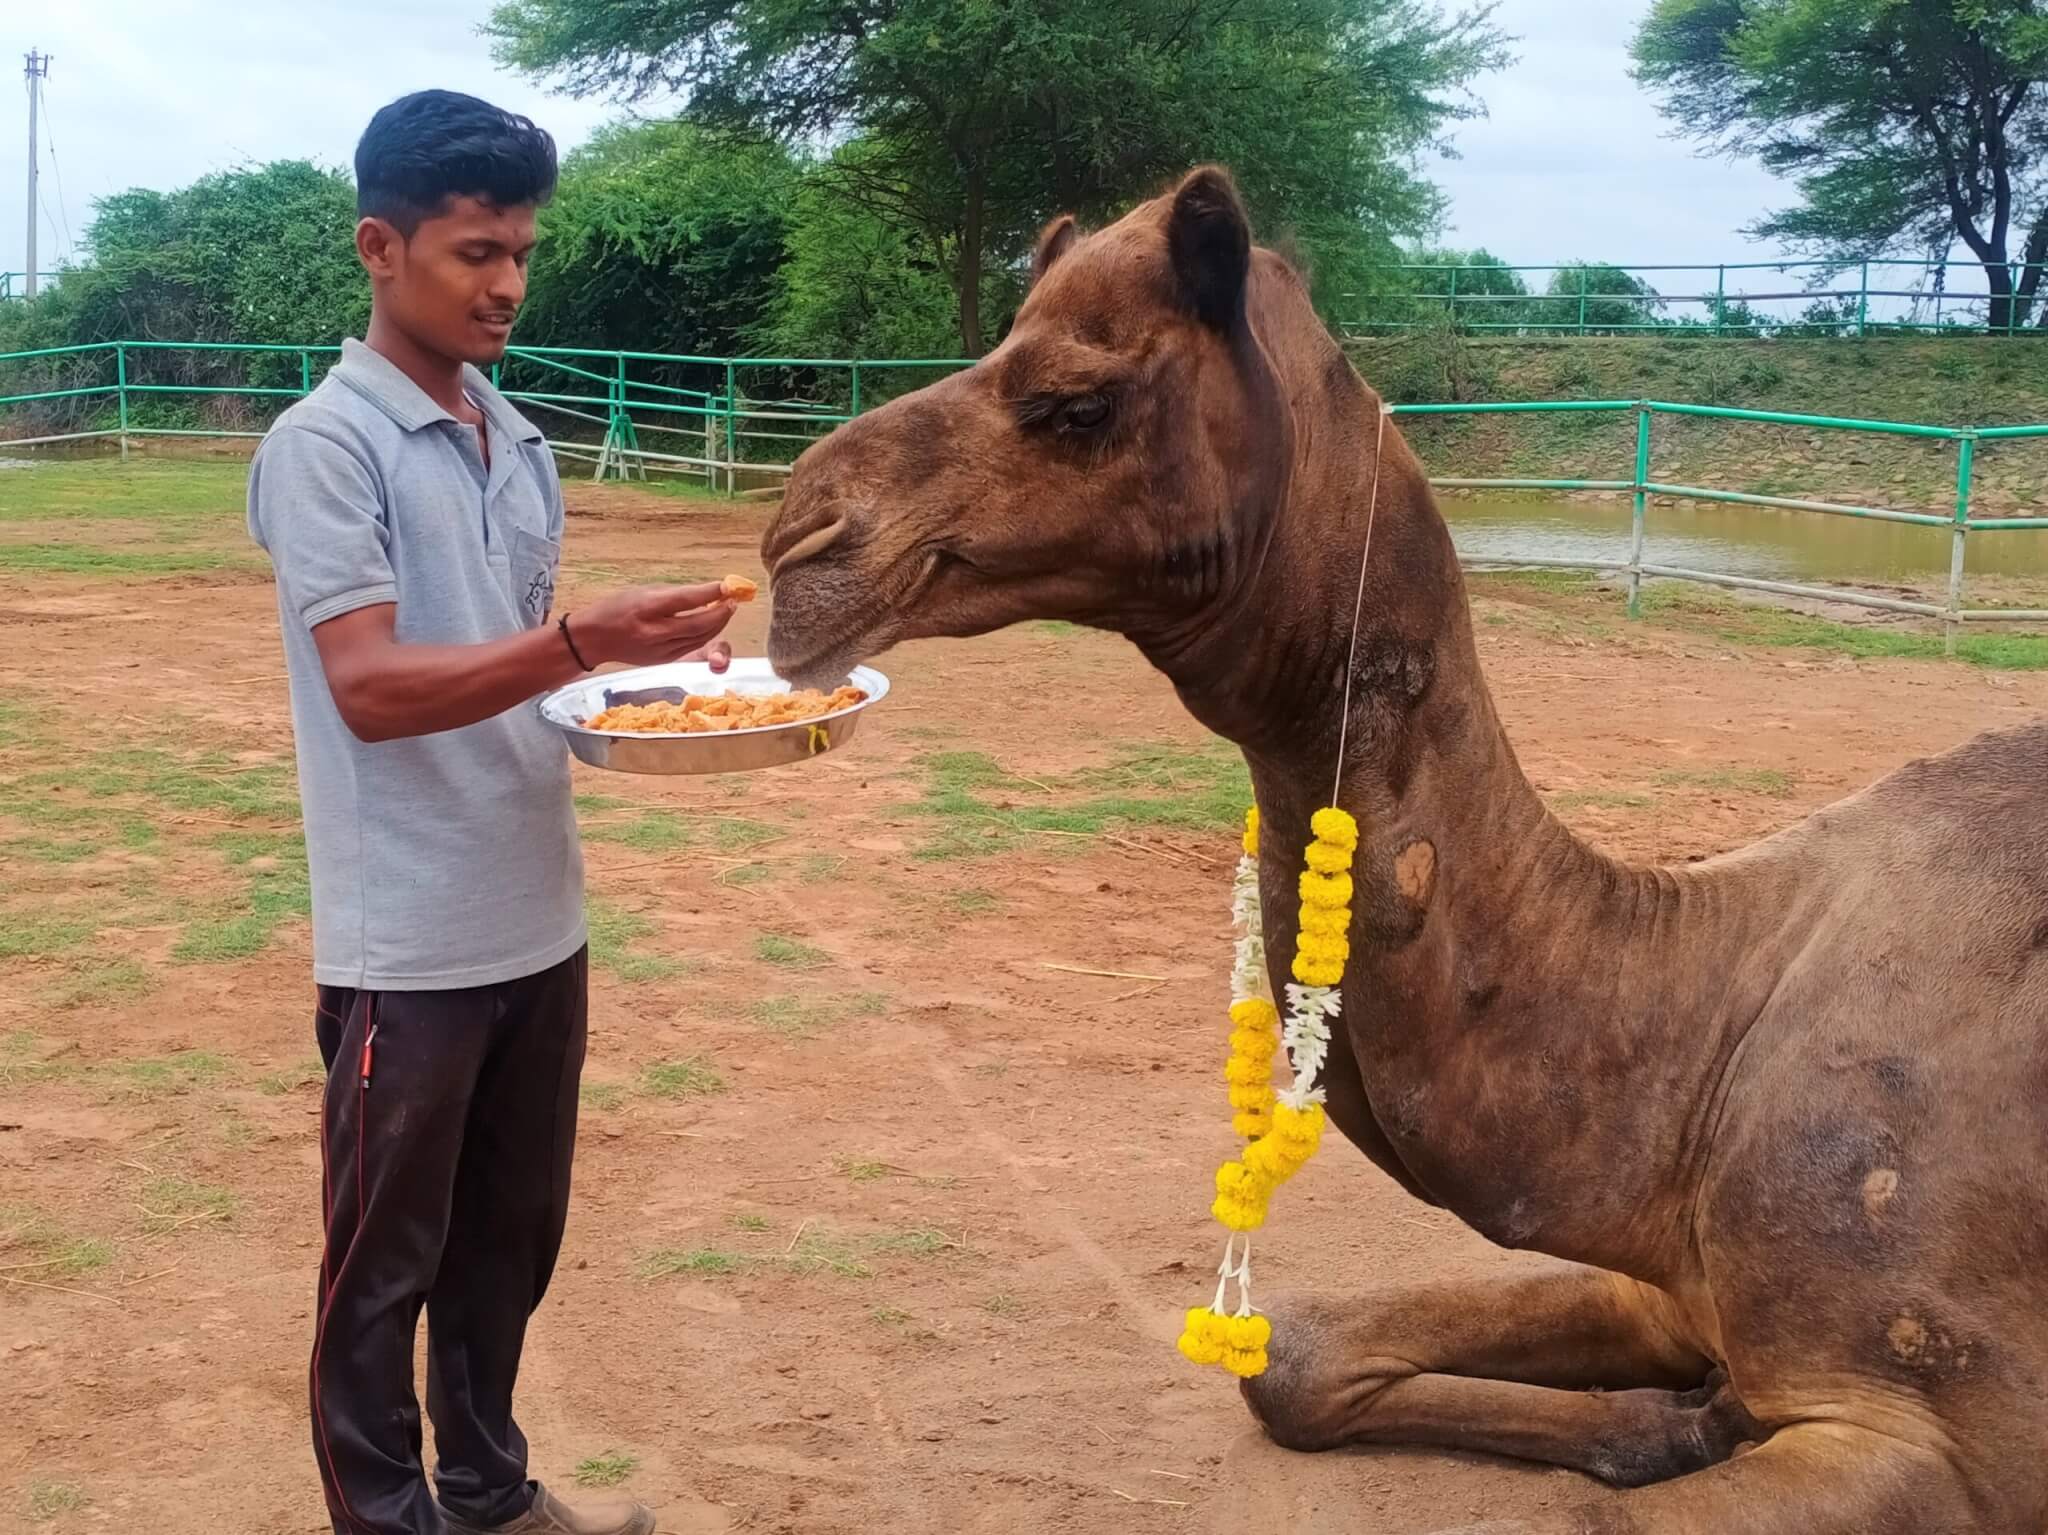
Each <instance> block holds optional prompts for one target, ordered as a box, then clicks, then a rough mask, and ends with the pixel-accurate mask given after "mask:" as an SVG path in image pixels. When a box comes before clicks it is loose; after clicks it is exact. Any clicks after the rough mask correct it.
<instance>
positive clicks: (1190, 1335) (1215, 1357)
mask: <svg viewBox="0 0 2048 1535" xmlns="http://www.w3.org/2000/svg"><path fill="white" fill-rule="evenodd" d="M1215 1320H1220V1318H1218V1317H1217V1316H1216V1313H1215V1312H1213V1311H1211V1310H1210V1309H1209V1308H1208V1307H1207V1306H1195V1307H1193V1308H1191V1309H1190V1310H1189V1312H1188V1318H1187V1327H1186V1329H1185V1330H1184V1331H1183V1332H1182V1333H1181V1335H1180V1351H1181V1352H1182V1353H1183V1354H1185V1355H1187V1357H1188V1358H1189V1359H1190V1360H1192V1361H1193V1362H1194V1363H1196V1364H1221V1363H1222V1362H1223V1351H1224V1350H1225V1349H1226V1348H1228V1347H1229V1344H1228V1343H1227V1342H1226V1341H1225V1339H1224V1338H1223V1337H1219V1336H1217V1333H1216V1331H1215V1330H1214V1329H1213V1328H1211V1327H1210V1326H1209V1323H1210V1322H1211V1321H1215Z"/></svg>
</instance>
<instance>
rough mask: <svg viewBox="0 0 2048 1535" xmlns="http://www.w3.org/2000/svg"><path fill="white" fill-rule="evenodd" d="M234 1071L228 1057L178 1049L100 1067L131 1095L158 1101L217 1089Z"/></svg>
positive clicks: (110, 1078)
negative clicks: (199, 1089)
mask: <svg viewBox="0 0 2048 1535" xmlns="http://www.w3.org/2000/svg"><path fill="white" fill-rule="evenodd" d="M232 1070H233V1062H231V1061H229V1060H228V1058H227V1057H226V1056H222V1055H216V1054H214V1053H213V1052H212V1051H210V1050H179V1051H176V1052H174V1053H173V1054H170V1055H160V1056H145V1057H144V1058H142V1059H140V1060H133V1061H116V1062H114V1063H112V1064H110V1065H108V1066H105V1067H103V1068H101V1073H100V1074H101V1075H103V1076H104V1077H105V1079H106V1080H107V1081H110V1082H113V1083H115V1084H117V1085H118V1086H121V1087H123V1088H125V1089H127V1090H128V1091H130V1092H133V1093H139V1094H141V1095H142V1096H144V1097H147V1098H155V1097H162V1096H165V1095H167V1094H171V1093H186V1092H190V1091H192V1089H194V1088H195V1087H213V1086H216V1085H218V1084H219V1083H220V1082H221V1081H222V1080H223V1079H224V1078H226V1077H227V1076H228V1074H229V1073H230V1072H231V1071H232Z"/></svg>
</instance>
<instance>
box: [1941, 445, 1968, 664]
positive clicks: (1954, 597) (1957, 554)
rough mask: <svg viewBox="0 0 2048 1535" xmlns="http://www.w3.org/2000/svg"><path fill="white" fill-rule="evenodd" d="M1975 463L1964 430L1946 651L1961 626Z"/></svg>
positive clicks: (1959, 453)
mask: <svg viewBox="0 0 2048 1535" xmlns="http://www.w3.org/2000/svg"><path fill="white" fill-rule="evenodd" d="M1976 464H1977V434H1976V433H1975V432H1965V433H1964V434H1963V435H1962V437H1960V438H1959V439H1957V442H1956V520H1955V531H1954V532H1953V533H1951V534H1950V535H1949V556H1948V621H1947V623H1946V624H1945V625H1944V626H1943V627H1944V629H1945V630H1946V639H1945V642H1944V644H1943V646H1942V648H1943V650H1944V651H1946V653H1947V654H1949V655H1954V654H1955V653H1956V636H1957V634H1958V633H1960V632H1961V630H1962V627H1963V546H1964V544H1965V543H1967V542H1968V535H1969V530H1970V477H1971V474H1972V472H1973V471H1974V470H1975V468H1976Z"/></svg>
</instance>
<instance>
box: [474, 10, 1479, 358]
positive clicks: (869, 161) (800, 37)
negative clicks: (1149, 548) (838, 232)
mask: <svg viewBox="0 0 2048 1535" xmlns="http://www.w3.org/2000/svg"><path fill="white" fill-rule="evenodd" d="M489 30H490V31H491V32H492V33H493V34H494V35H495V37H496V38H497V40H498V51H499V55H500V57H501V59H502V60H504V61H505V62H507V63H510V64H511V65H513V66H515V67H517V68H520V69H522V70H525V71H527V72H528V73H530V74H533V75H535V76H539V77H544V78H550V79H554V80H557V81H558V82H560V83H561V84H562V85H563V86H564V87H565V88H566V89H568V90H569V91H570V92H572V93H573V94H577V95H596V94H607V95H613V96H619V97H624V98H626V99H628V100H642V99H646V98H649V97H653V96H659V95H665V94H678V95H680V96H682V97H683V98H684V99H686V101H687V102H688V106H689V111H690V113H691V115H692V116H693V117H695V118H696V119H698V120H700V121H702V122H704V123H706V124H711V125H717V126H721V127H726V128H731V129H735V130H742V131H747V132H754V133H760V134H765V135H771V136H774V137H776V138H779V139H781V140H782V141H784V142H785V143H790V144H797V145H812V146H816V145H819V144H823V145H826V146H828V147H843V146H845V145H846V144H847V143H848V141H850V140H856V139H857V140H858V141H859V142H860V143H861V144H862V145H863V146H865V147H864V149H863V152H862V153H861V154H859V155H857V156H847V155H844V154H839V155H834V156H832V157H831V159H830V160H829V161H828V162H827V166H826V168H825V170H824V173H823V174H822V175H821V178H820V180H819V181H818V182H817V185H818V187H819V188H820V189H821V190H824V191H828V192H831V193H833V194H834V195H837V196H839V197H841V198H843V199H844V200H845V201H846V202H848V203H849V204H851V205H853V206H857V207H861V208H864V209H866V210H867V211H868V212H869V213H870V214H872V215H873V216H875V217H876V218H878V219H881V220H882V221H884V222H885V223H887V224H889V225H891V226H893V227H894V228H896V229H897V230H898V231H899V232H900V233H901V234H902V235H903V236H904V237H905V238H906V240H907V241H908V242H909V243H910V245H911V246H912V247H913V248H922V249H924V250H926V251H929V252H931V253H932V255H933V259H935V260H936V262H937V263H938V265H939V268H940V270H941V271H942V273H943V275H944V276H945V278H946V280H947V282H948V284H949V285H950V287H951V290H952V293H953V299H954V309H955V317H956V321H957V329H958V332H959V345H960V346H961V347H962V348H964V349H965V350H966V351H967V352H968V353H970V354H978V353H979V352H980V351H981V350H982V348H983V346H984V345H985V344H986V342H987V340H988V333H989V331H990V329H991V326H990V325H989V323H988V321H989V318H990V317H989V316H988V315H986V314H985V312H984V310H983V289H984V279H985V277H986V275H987V273H988V272H989V271H990V270H991V269H999V268H1002V267H1004V266H1007V265H1008V264H1010V263H1012V262H1014V261H1015V260H1016V259H1017V258H1018V257H1019V256H1021V254H1022V253H1023V251H1024V249H1025V248H1026V246H1027V245H1028V242H1029V239H1030V236H1031V233H1032V232H1033V231H1034V230H1035V229H1036V227H1037V226H1038V225H1039V224H1040V223H1042V222H1043V221H1044V220H1045V219H1046V218H1048V217H1050V216H1051V215H1052V214H1054V213H1056V212H1059V211H1062V210H1070V211H1075V212H1079V213H1081V214H1083V215H1084V216H1086V215H1100V214H1102V213H1105V212H1107V211H1108V210H1109V209H1110V208H1112V207H1114V206H1116V205H1118V204H1120V203H1122V202H1124V201H1127V200H1128V199H1129V198H1131V197H1132V196H1134V195H1138V194H1142V193H1146V192H1150V191H1152V190H1154V189H1156V187H1157V186H1159V185H1160V184H1162V183H1163V182H1164V181H1165V180H1166V179H1167V178H1168V177H1170V176H1172V175H1173V174H1175V173H1176V172H1178V171H1180V170H1183V169H1185V168H1186V166H1187V165H1188V164H1190V163H1192V162H1194V161H1197V160H1202V159H1210V158H1214V159H1221V160H1225V161H1227V162H1229V163H1231V164H1233V165H1234V166H1235V167H1236V169H1237V170H1238V172H1239V173H1240V175H1241V177H1242V178H1243V181H1244V183H1245V185H1246V186H1248V187H1250V188H1251V189H1253V193H1254V197H1253V201H1254V204H1255V206H1254V212H1255V213H1256V214H1257V215H1258V216H1259V217H1260V219H1261V221H1262V222H1263V223H1264V224H1265V225H1266V226H1267V227H1279V226H1292V227H1293V228H1294V229H1295V231H1296V233H1297V235H1298V236H1299V238H1300V241H1301V243H1302V245H1303V246H1304V247H1305V248H1306V249H1307V250H1308V253H1309V254H1310V256H1311V257H1313V258H1314V259H1315V264H1316V265H1318V266H1325V267H1326V268H1327V269H1329V270H1337V269H1341V268H1342V267H1343V266H1344V265H1345V264H1346V263H1347V262H1355V261H1356V260H1357V256H1356V251H1357V248H1358V246H1359V244H1360V243H1361V241H1363V240H1365V239H1367V238H1368V237H1375V236H1376V237H1378V238H1380V239H1382V240H1383V239H1384V238H1385V237H1386V236H1388V235H1390V234H1394V233H1411V232H1417V231H1419V230H1421V229H1422V228H1424V227H1426V226H1427V224H1428V223H1429V222H1430V220H1431V219H1432V218H1433V216H1434V215H1435V213H1436V211H1437V195H1436V193H1435V191H1434V189H1433V188H1432V187H1431V186H1430V185H1429V184H1428V183H1427V182H1426V181H1424V180H1423V179H1422V178H1421V177H1420V175H1419V174H1418V173H1417V171H1416V168H1415V167H1416V162H1417V159H1418V157H1419V155H1420V153H1421V152H1422V151H1423V150H1424V149H1426V148H1429V147H1431V146H1435V145H1438V144H1440V142H1441V138H1442V134H1443V131H1444V129H1445V128H1446V127H1447V126H1448V125H1449V124H1450V123H1452V122H1453V121H1456V120H1458V119H1459V118H1462V117H1466V116H1469V115H1471V114H1472V113H1473V112H1475V111H1476V110H1477V108H1476V107H1475V106H1474V105H1473V104H1472V103H1471V102H1470V101H1469V100H1468V99H1467V97H1466V96H1465V94H1464V88H1465V87H1466V85H1467V84H1468V83H1469V82H1470V81H1471V79H1472V78H1473V77H1474V76H1475V75H1477V74H1478V73H1479V72H1480V71H1482V70H1484V69H1486V68H1489V67H1492V66H1494V65H1496V64H1498V63H1500V62H1502V60H1503V58H1504V50H1503V46H1502V42H1501V39H1500V36H1499V34H1498V33H1497V32H1496V31H1495V30H1494V28H1493V25H1492V22H1491V19H1490V12H1489V11H1487V10H1485V9H1479V10H1473V11H1465V12H1460V13H1458V14H1456V15H1454V16H1449V17H1446V16H1444V15H1442V14H1440V13H1439V12H1438V11H1437V10H1436V9H1435V6H1434V0H974V3H969V4H963V3H961V0H665V3H662V4H659V5H645V4H643V5H629V6H628V5H616V4H610V3H607V0H503V3H501V4H500V5H499V6H498V8H497V10H496V11H495V13H494V14H493V18H492V20H491V23H490V27H489Z"/></svg>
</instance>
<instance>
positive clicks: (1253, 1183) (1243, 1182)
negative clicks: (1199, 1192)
mask: <svg viewBox="0 0 2048 1535" xmlns="http://www.w3.org/2000/svg"><path fill="white" fill-rule="evenodd" d="M1266 1187H1267V1186H1266V1183H1265V1180H1264V1179H1262V1178H1260V1177H1259V1176H1258V1175H1257V1174H1256V1173H1254V1172H1253V1171H1252V1170H1251V1168H1250V1167H1249V1166H1248V1165H1247V1164H1246V1163H1244V1162H1225V1163H1224V1164H1223V1165H1222V1166H1221V1167H1219V1168H1217V1169H1216V1192H1217V1194H1218V1195H1220V1196H1221V1197H1223V1198H1225V1199H1264V1198H1265V1197H1266Z"/></svg>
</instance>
